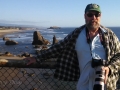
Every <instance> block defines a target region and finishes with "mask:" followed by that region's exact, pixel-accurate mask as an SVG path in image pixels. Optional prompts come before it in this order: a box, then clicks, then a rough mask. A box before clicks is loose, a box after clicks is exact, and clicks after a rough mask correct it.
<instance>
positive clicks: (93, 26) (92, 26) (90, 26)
mask: <svg viewBox="0 0 120 90" xmlns="http://www.w3.org/2000/svg"><path fill="white" fill-rule="evenodd" d="M86 26H87V28H88V29H90V30H95V29H98V28H99V26H100V24H99V23H98V22H97V21H95V20H91V21H90V22H88V23H87V22H86Z"/></svg>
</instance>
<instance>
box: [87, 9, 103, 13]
mask: <svg viewBox="0 0 120 90" xmlns="http://www.w3.org/2000/svg"><path fill="white" fill-rule="evenodd" d="M89 11H97V12H100V13H101V11H100V10H97V9H90V10H89Z"/></svg>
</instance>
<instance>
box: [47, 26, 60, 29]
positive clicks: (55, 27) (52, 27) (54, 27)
mask: <svg viewBox="0 0 120 90" xmlns="http://www.w3.org/2000/svg"><path fill="white" fill-rule="evenodd" d="M47 29H60V27H57V26H51V27H49V28H47Z"/></svg>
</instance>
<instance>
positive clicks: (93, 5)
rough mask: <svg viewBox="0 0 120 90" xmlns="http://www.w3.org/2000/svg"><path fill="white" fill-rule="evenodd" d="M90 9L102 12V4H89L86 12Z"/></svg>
mask: <svg viewBox="0 0 120 90" xmlns="http://www.w3.org/2000/svg"><path fill="white" fill-rule="evenodd" d="M88 11H97V12H100V13H101V10H100V6H99V5H97V4H88V5H87V6H86V8H85V13H86V12H88Z"/></svg>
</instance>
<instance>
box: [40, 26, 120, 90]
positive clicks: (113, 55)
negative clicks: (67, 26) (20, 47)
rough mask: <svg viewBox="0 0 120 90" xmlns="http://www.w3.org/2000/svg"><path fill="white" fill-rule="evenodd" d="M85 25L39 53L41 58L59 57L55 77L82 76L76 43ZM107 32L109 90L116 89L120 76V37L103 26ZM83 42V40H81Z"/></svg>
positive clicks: (66, 79) (61, 78)
mask: <svg viewBox="0 0 120 90" xmlns="http://www.w3.org/2000/svg"><path fill="white" fill-rule="evenodd" d="M83 28H85V25H83V26H81V27H79V28H76V29H75V30H74V31H72V32H71V33H70V34H68V35H67V36H66V37H65V38H64V39H63V40H61V41H59V42H58V43H57V44H55V45H54V46H52V47H50V48H49V49H48V50H46V51H45V52H44V53H42V54H40V55H38V57H39V58H43V59H45V58H53V57H55V58H57V65H56V70H55V74H54V77H55V78H57V79H59V80H65V81H75V80H78V78H79V77H80V69H79V66H78V58H77V54H76V51H75V44H76V39H77V37H78V35H79V34H80V32H81V30H83ZM101 28H102V29H104V30H105V31H106V32H105V33H103V39H104V48H105V51H106V60H107V61H108V63H109V65H108V67H109V68H110V74H109V77H108V80H107V90H115V89H116V82H117V81H118V78H119V70H120V53H119V52H120V45H119V39H118V38H117V36H116V35H115V34H114V33H113V31H112V30H110V29H108V28H105V27H103V26H101ZM81 44H82V42H81Z"/></svg>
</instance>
